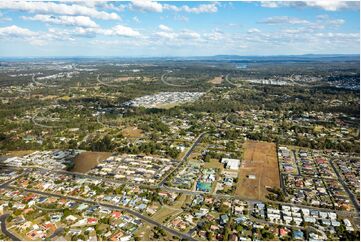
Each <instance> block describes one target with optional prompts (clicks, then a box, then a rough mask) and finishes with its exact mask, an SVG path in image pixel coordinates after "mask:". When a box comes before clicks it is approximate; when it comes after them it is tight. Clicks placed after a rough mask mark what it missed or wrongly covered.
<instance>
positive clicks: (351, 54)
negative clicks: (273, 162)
mask: <svg viewBox="0 0 361 242" xmlns="http://www.w3.org/2000/svg"><path fill="white" fill-rule="evenodd" d="M313 56H314V57H342V56H345V57H346V56H359V57H360V53H350V54H338V53H330V54H312V53H308V54H294V55H292V54H289V55H288V54H284V55H261V54H260V55H232V54H229V55H227V54H218V55H203V56H201V55H194V56H191V55H190V56H116V55H114V56H111V55H108V56H101V55H98V56H96V55H93V56H91V55H89V56H87V55H83V56H81V55H78V56H77V55H74V56H61V55H58V56H0V59H21V58H24V59H40V58H43V59H51V58H104V59H107V58H124V59H131V58H133V59H145V58H149V59H150V58H159V59H166V58H180V59H182V58H215V57H239V58H246V57H250V58H253V57H257V58H258V57H313Z"/></svg>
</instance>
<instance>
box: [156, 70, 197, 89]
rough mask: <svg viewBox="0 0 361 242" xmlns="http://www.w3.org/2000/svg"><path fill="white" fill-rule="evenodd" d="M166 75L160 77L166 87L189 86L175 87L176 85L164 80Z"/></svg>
mask: <svg viewBox="0 0 361 242" xmlns="http://www.w3.org/2000/svg"><path fill="white" fill-rule="evenodd" d="M166 75H167V74H166V73H164V74H163V75H162V76H161V77H160V80H161V81H162V82H163V83H164V84H165V85H167V86H171V87H189V86H190V85H177V84H172V83H169V82H167V81H166V80H165V76H166Z"/></svg>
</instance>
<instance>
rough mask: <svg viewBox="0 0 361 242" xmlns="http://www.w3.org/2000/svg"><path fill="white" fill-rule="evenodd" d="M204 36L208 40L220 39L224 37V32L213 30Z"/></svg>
mask: <svg viewBox="0 0 361 242" xmlns="http://www.w3.org/2000/svg"><path fill="white" fill-rule="evenodd" d="M204 37H205V38H206V39H207V40H212V41H219V40H222V39H223V38H224V34H223V33H222V32H221V31H213V32H212V33H209V34H204Z"/></svg>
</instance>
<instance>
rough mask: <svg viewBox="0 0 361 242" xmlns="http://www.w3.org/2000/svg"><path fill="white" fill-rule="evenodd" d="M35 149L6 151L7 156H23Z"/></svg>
mask: <svg viewBox="0 0 361 242" xmlns="http://www.w3.org/2000/svg"><path fill="white" fill-rule="evenodd" d="M34 152H35V150H12V151H9V152H7V153H6V155H7V156H25V155H29V154H31V153H34Z"/></svg>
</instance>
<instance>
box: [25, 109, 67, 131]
mask: <svg viewBox="0 0 361 242" xmlns="http://www.w3.org/2000/svg"><path fill="white" fill-rule="evenodd" d="M38 115H39V113H37V114H35V115H34V116H33V117H32V118H31V121H32V122H33V124H35V125H36V126H39V127H42V128H46V129H56V128H62V127H63V126H61V125H45V124H39V123H38V122H37V121H36V118H37V117H38ZM44 119H45V120H46V119H47V118H44Z"/></svg>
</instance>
